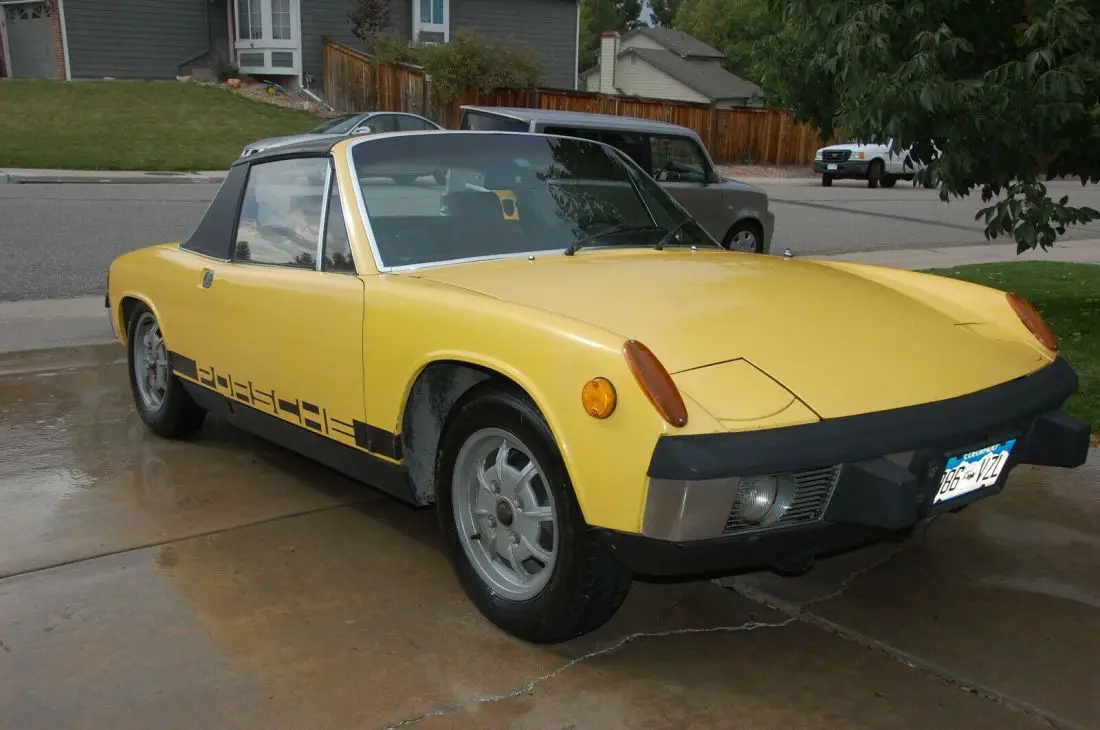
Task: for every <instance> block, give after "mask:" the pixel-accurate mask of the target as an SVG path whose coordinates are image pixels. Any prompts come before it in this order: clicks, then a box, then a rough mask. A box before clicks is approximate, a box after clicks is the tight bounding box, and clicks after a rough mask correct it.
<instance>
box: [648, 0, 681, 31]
mask: <svg viewBox="0 0 1100 730" xmlns="http://www.w3.org/2000/svg"><path fill="white" fill-rule="evenodd" d="M683 2H684V0H649V12H650V13H651V14H652V15H653V24H654V25H659V26H661V27H663V28H670V27H672V25H673V23H674V22H675V20H676V13H677V12H678V11H679V10H680V6H681V5H682V4H683Z"/></svg>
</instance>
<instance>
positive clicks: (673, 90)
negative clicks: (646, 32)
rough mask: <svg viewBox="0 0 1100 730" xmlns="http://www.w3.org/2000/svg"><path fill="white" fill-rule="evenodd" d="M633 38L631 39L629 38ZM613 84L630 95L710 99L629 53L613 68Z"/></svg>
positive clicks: (693, 100) (690, 99) (695, 100)
mask: <svg viewBox="0 0 1100 730" xmlns="http://www.w3.org/2000/svg"><path fill="white" fill-rule="evenodd" d="M631 40H633V39H631ZM615 85H616V86H618V87H619V88H620V89H621V90H622V93H624V94H627V95H630V96H645V97H649V98H652V99H673V100H676V101H689V102H698V103H702V104H707V103H709V102H710V99H708V98H707V97H705V96H703V95H702V94H700V93H699V92H697V91H695V90H694V89H692V88H690V87H688V86H685V85H684V84H682V83H680V82H679V81H677V80H676V79H674V78H672V77H671V76H669V75H668V74H666V73H665V72H664V71H660V70H658V69H656V68H654V67H653V66H650V65H649V64H648V63H646V62H645V61H643V60H642V59H640V58H638V57H637V56H635V55H633V54H631V55H629V56H626V57H625V58H620V59H619V63H618V66H617V67H616V69H615Z"/></svg>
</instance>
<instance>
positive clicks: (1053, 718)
mask: <svg viewBox="0 0 1100 730" xmlns="http://www.w3.org/2000/svg"><path fill="white" fill-rule="evenodd" d="M939 517H940V515H936V516H934V517H932V518H930V519H929V520H928V521H927V522H925V523H924V524H923V525H922V526H921V528H920V531H919V533H918V534H917V535H916V536H915V537H913V538H911V539H909V540H906V541H905V542H903V543H901V544H900V545H898V546H897V547H896V548H895V549H893V550H890V551H889V552H888V553H887V554H886V555H885V556H883V557H882V559H880V560H876V561H875V562H874V563H872V564H871V565H868V566H866V567H863V568H860V569H858V570H855V571H853V572H852V573H850V574H849V575H848V576H847V577H845V578H844V579H843V580H842V581H841V582H840V586H839V587H838V588H837V589H836V590H834V591H830V592H828V593H826V594H824V595H821V596H817V597H816V598H811V599H809V600H807V601H804V602H802V603H797V602H794V601H787V600H785V599H783V598H780V597H779V596H776V595H774V594H772V593H768V592H767V591H763V590H757V589H754V588H750V587H746V586H727V587H728V588H729V589H730V590H732V591H734V592H735V593H737V594H738V595H740V596H743V597H744V598H747V599H749V600H750V601H754V602H756V603H759V604H761V605H763V606H766V607H768V608H771V609H774V610H776V611H779V612H780V613H783V614H786V615H787V616H790V617H791V618H790V620H792V621H800V622H802V623H805V624H807V625H809V626H815V627H817V628H819V629H822V630H824V631H828V632H829V633H831V634H834V635H836V636H839V637H841V638H842V639H847V640H848V641H852V642H855V643H856V644H859V645H861V646H865V647H867V648H868V649H874V650H877V651H880V652H882V653H883V654H886V655H887V656H889V657H891V658H893V659H894V660H896V661H899V662H901V663H903V664H905V665H906V666H908V667H910V668H911V669H915V670H918V671H923V672H926V673H928V674H931V675H933V676H936V677H939V678H940V679H941V680H943V681H944V682H947V683H948V684H950V685H952V686H953V687H956V688H957V689H960V690H962V691H963V692H970V693H972V694H975V695H977V696H979V697H982V698H984V699H986V700H989V701H991V702H995V703H997V704H998V705H1000V706H1002V707H1005V708H1007V709H1010V710H1015V711H1016V712H1020V713H1023V714H1025V715H1028V716H1030V717H1032V718H1034V719H1037V720H1039V721H1041V722H1043V723H1044V724H1046V725H1047V726H1048V727H1050V728H1053V729H1054V730H1085V728H1083V727H1082V726H1080V725H1078V724H1076V723H1074V722H1072V721H1070V720H1067V719H1066V718H1063V717H1059V716H1057V715H1055V714H1054V713H1051V712H1048V711H1047V710H1044V709H1042V708H1040V707H1037V706H1036V705H1033V704H1031V703H1030V702H1027V701H1026V700H1021V699H1018V698H1016V697H1012V696H1010V695H1007V694H1005V693H1003V692H1000V691H998V690H996V689H994V688H992V687H988V686H986V685H983V684H981V683H979V682H974V681H971V680H970V679H969V678H967V677H964V676H962V675H960V674H956V673H955V672H952V671H951V670H949V669H947V668H946V667H943V666H940V665H939V664H936V663H935V662H932V661H929V660H926V659H923V658H921V657H919V656H916V655H915V654H911V653H909V652H907V651H905V650H903V649H901V648H899V647H896V646H893V645H892V644H888V643H886V642H885V641H880V640H879V639H876V638H874V637H872V636H868V635H866V634H864V633H863V632H861V631H857V630H855V629H852V628H849V627H847V626H844V625H842V624H840V623H838V622H836V621H833V620H832V619H829V618H826V617H825V616H822V615H820V614H817V613H814V612H813V611H811V610H809V609H810V607H811V606H814V605H817V604H819V603H825V602H827V601H831V600H833V599H834V598H839V597H840V596H841V595H843V594H844V593H845V592H846V591H847V590H848V589H849V588H851V587H852V584H853V583H854V582H855V581H856V579H858V578H859V577H860V576H863V575H866V574H867V573H870V572H871V571H872V570H875V569H877V568H881V567H882V566H883V565H885V564H886V563H888V562H890V561H891V560H892V559H894V558H895V557H897V556H898V555H899V554H901V553H903V552H905V551H906V550H909V549H911V548H915V547H918V546H919V545H920V544H921V543H922V542H924V540H925V538H926V537H927V535H928V530H929V529H930V528H931V527H932V524H933V523H935V522H936V520H938V519H939Z"/></svg>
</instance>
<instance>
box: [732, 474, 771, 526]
mask: <svg viewBox="0 0 1100 730" xmlns="http://www.w3.org/2000/svg"><path fill="white" fill-rule="evenodd" d="M778 494H779V480H778V479H776V478H775V477H774V476H771V475H767V476H753V477H742V478H741V484H740V485H739V486H738V489H737V502H736V504H737V516H738V517H740V518H741V519H742V520H744V521H745V522H748V523H749V524H752V525H755V524H759V523H760V522H761V521H762V520H763V519H764V518H765V517H767V516H768V513H769V512H771V511H772V507H773V506H774V505H775V498H776V496H778Z"/></svg>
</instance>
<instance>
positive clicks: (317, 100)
mask: <svg viewBox="0 0 1100 730" xmlns="http://www.w3.org/2000/svg"><path fill="white" fill-rule="evenodd" d="M302 91H304V92H305V93H306V96H308V97H309V98H311V99H313V100H314V101H315V102H317V103H318V104H320V105H321V106H323V107H327V108H328V109H331V110H332V111H336V107H334V106H333V105H332V104H329V103H328V102H326V101H325V100H324V99H322V98H321V97H319V96H317V95H316V94H314V93H313V92H312V91H310V90H309V89H307V88H306V87H305V86H303V87H302Z"/></svg>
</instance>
